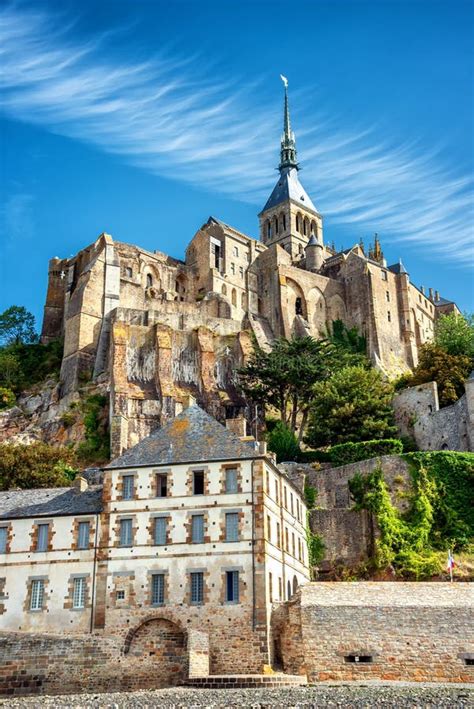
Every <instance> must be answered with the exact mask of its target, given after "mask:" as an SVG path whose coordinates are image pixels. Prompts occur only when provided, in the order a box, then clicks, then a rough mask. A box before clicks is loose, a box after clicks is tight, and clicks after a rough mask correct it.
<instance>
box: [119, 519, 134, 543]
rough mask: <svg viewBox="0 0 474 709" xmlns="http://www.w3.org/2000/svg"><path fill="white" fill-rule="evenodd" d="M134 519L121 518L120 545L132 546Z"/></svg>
mask: <svg viewBox="0 0 474 709" xmlns="http://www.w3.org/2000/svg"><path fill="white" fill-rule="evenodd" d="M132 521H133V520H131V519H121V520H120V546H121V547H131V546H132Z"/></svg>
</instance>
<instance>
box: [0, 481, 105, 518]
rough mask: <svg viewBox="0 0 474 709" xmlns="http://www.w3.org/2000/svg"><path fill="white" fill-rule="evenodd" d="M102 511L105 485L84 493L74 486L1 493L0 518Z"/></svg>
mask: <svg viewBox="0 0 474 709" xmlns="http://www.w3.org/2000/svg"><path fill="white" fill-rule="evenodd" d="M101 510H102V485H94V486H92V487H89V488H88V489H87V490H85V491H84V492H77V491H76V490H75V489H74V488H73V487H54V488H36V489H34V490H8V491H7V492H0V519H18V518H22V517H59V516H62V515H86V514H96V513H98V512H101Z"/></svg>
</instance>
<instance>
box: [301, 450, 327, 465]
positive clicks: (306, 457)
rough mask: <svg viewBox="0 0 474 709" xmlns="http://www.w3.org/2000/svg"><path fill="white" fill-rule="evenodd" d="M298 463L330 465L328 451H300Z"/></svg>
mask: <svg viewBox="0 0 474 709" xmlns="http://www.w3.org/2000/svg"><path fill="white" fill-rule="evenodd" d="M298 462H299V463H330V462H331V453H330V451H300V452H299V453H298Z"/></svg>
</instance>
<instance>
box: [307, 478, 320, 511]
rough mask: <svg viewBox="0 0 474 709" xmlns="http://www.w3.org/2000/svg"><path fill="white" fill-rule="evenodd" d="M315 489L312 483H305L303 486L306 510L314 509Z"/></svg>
mask: <svg viewBox="0 0 474 709" xmlns="http://www.w3.org/2000/svg"><path fill="white" fill-rule="evenodd" d="M317 494H318V492H317V490H316V488H315V487H313V486H312V485H308V484H305V486H304V497H305V501H306V507H307V508H308V510H314V508H315V506H316V497H317Z"/></svg>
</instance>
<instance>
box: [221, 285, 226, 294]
mask: <svg viewBox="0 0 474 709" xmlns="http://www.w3.org/2000/svg"><path fill="white" fill-rule="evenodd" d="M222 295H227V286H226V284H225V283H223V284H222Z"/></svg>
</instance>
